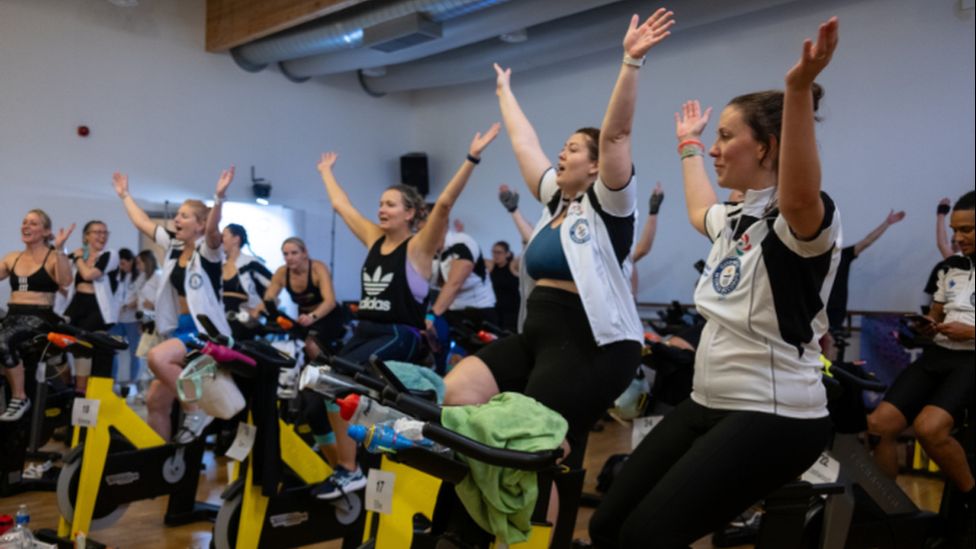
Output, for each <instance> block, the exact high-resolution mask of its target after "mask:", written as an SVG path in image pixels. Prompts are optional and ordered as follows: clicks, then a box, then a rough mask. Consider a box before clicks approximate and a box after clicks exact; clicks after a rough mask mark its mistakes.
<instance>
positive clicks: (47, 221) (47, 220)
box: [27, 208, 54, 244]
mask: <svg viewBox="0 0 976 549" xmlns="http://www.w3.org/2000/svg"><path fill="white" fill-rule="evenodd" d="M30 214H34V215H36V216H37V217H40V218H41V226H43V227H44V228H45V229H47V230H48V231H51V216H49V215H47V212H45V211H44V210H42V209H40V208H34V209H33V210H28V212H27V215H30ZM52 240H54V235H53V234H48V235H47V236H46V237H45V238H44V241H45V242H47V243H49V244H50V243H51V241H52Z"/></svg>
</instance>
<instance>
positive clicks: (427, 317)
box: [424, 313, 437, 322]
mask: <svg viewBox="0 0 976 549" xmlns="http://www.w3.org/2000/svg"><path fill="white" fill-rule="evenodd" d="M424 319H425V320H429V321H431V322H433V321H434V320H435V319H437V317H436V316H434V313H427V315H426V316H424Z"/></svg>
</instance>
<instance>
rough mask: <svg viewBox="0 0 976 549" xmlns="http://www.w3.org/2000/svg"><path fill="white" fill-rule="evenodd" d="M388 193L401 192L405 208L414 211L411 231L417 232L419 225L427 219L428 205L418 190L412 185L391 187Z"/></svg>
mask: <svg viewBox="0 0 976 549" xmlns="http://www.w3.org/2000/svg"><path fill="white" fill-rule="evenodd" d="M386 190H388V191H400V196H401V197H402V198H403V207H404V208H406V209H408V210H413V212H414V213H413V220H412V221H410V230H411V231H412V230H415V229H416V228H417V225H419V224H420V222H421V221H423V220H425V219H427V214H428V211H427V203H426V202H425V201H424V197H422V196H420V193H419V192H417V189H416V188H414V187H411V186H410V185H402V184H401V185H390V186H389V187H387V188H386Z"/></svg>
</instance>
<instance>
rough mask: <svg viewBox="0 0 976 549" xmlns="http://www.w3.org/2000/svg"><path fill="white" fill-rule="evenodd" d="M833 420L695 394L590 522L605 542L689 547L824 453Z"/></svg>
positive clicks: (651, 439)
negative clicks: (752, 408)
mask: <svg viewBox="0 0 976 549" xmlns="http://www.w3.org/2000/svg"><path fill="white" fill-rule="evenodd" d="M829 435H830V419H829V418H828V417H823V418H818V419H794V418H788V417H782V416H777V415H773V414H767V413H761V412H740V411H729V410H713V409H710V408H706V407H704V406H701V405H700V404H697V403H696V402H694V401H693V400H691V399H690V398H689V399H687V400H685V401H684V402H682V403H681V404H679V405H678V406H677V407H676V408H675V409H674V410H673V411H671V413H669V414H668V415H667V416H665V417H664V420H663V421H661V423H660V424H658V425H657V427H655V428H654V430H652V431H651V432H650V434H648V435H647V437H646V438H645V439H644V440H643V441H642V442H641V443H640V445H639V446H638V447H637V449H635V450H634V453H633V454H632V455H631V456H630V459H628V460H627V462H626V463H625V464H624V467H623V469H622V470H621V471H620V474H619V475H618V476H617V478H615V479H614V481H613V485H611V487H610V491H609V492H608V493H607V495H606V497H604V498H603V502H602V503H601V504H600V506H599V507H598V508H597V510H596V512H595V513H594V514H593V518H592V519H591V520H590V537H591V538H592V539H593V545H594V546H596V547H601V548H610V547H643V548H667V549H670V548H675V547H687V546H689V545H690V544H691V543H692V542H694V541H695V540H697V539H699V538H701V537H702V536H704V535H706V534H708V533H710V532H712V531H714V530H716V529H717V528H719V527H720V526H722V525H723V524H725V523H726V522H728V521H729V520H731V519H732V518H734V517H735V516H736V515H737V514H739V513H741V512H742V511H744V510H745V509H747V508H748V507H749V506H750V505H752V504H753V503H755V502H756V501H758V500H760V499H762V498H763V497H764V496H766V495H767V494H768V493H770V492H772V491H773V490H775V489H777V488H779V487H780V486H782V485H784V484H786V483H787V482H790V481H791V480H794V479H796V478H797V477H798V476H799V475H800V474H802V473H803V471H805V470H806V469H807V468H808V467H809V466H810V465H812V464H813V462H814V460H815V459H816V458H817V456H819V455H820V453H821V452H822V451H823V449H824V447H825V445H826V444H827V440H828V438H829Z"/></svg>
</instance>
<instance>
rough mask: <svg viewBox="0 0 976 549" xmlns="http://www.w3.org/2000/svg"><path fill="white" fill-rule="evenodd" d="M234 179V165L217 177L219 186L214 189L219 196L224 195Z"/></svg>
mask: <svg viewBox="0 0 976 549" xmlns="http://www.w3.org/2000/svg"><path fill="white" fill-rule="evenodd" d="M233 180H234V166H231V167H230V168H227V169H226V170H222V171H221V172H220V177H219V178H218V179H217V188H216V190H215V191H214V192H215V194H216V195H217V197H218V198H223V197H224V194H225V193H226V192H227V187H230V183H231V181H233Z"/></svg>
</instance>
